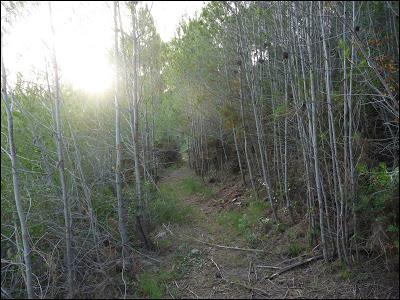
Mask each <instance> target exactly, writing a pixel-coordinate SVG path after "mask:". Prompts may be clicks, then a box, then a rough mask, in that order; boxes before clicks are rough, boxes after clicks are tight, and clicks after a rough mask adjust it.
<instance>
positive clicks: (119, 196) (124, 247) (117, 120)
mask: <svg viewBox="0 0 400 300" xmlns="http://www.w3.org/2000/svg"><path fill="white" fill-rule="evenodd" d="M117 8H118V1H114V32H115V34H114V42H115V45H114V55H115V86H114V88H115V94H114V97H115V146H116V154H117V157H116V162H115V187H116V191H117V202H118V229H119V234H120V235H121V243H122V260H123V266H124V267H125V268H126V267H127V265H128V264H129V260H128V256H129V251H128V243H129V239H128V235H127V232H126V227H125V217H124V209H123V199H122V183H121V160H122V144H121V128H120V126H121V125H120V107H119V63H120V61H119V50H118V26H117Z"/></svg>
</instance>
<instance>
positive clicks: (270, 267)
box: [256, 265, 280, 270]
mask: <svg viewBox="0 0 400 300" xmlns="http://www.w3.org/2000/svg"><path fill="white" fill-rule="evenodd" d="M256 268H268V269H277V270H279V269H280V268H279V267H274V266H261V265H260V266H256Z"/></svg>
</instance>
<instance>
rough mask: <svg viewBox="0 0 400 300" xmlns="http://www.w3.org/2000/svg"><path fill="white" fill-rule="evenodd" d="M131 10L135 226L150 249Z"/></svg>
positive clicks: (137, 48) (135, 50)
mask: <svg viewBox="0 0 400 300" xmlns="http://www.w3.org/2000/svg"><path fill="white" fill-rule="evenodd" d="M130 8H131V17H132V38H133V41H132V42H133V47H132V51H133V82H132V84H133V86H132V89H133V91H132V95H133V99H132V102H133V103H132V110H131V124H132V126H131V128H132V131H131V133H132V144H133V156H134V161H135V185H136V189H135V191H136V201H137V215H136V223H137V224H136V225H137V229H138V231H139V233H140V235H141V237H142V240H143V242H144V244H145V247H146V248H148V249H150V248H151V247H152V245H151V241H150V239H149V237H148V228H147V226H148V220H144V216H145V214H144V205H143V199H142V192H141V185H142V183H141V178H140V169H139V149H138V142H139V131H138V123H139V120H138V108H137V106H138V93H139V89H138V87H139V85H138V67H139V66H138V55H139V47H138V41H137V33H136V30H137V29H136V21H137V20H136V4H134V3H133V2H131V3H130Z"/></svg>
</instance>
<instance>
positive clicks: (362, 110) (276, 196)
mask: <svg viewBox="0 0 400 300" xmlns="http://www.w3.org/2000/svg"><path fill="white" fill-rule="evenodd" d="M46 5H47V4H46ZM111 7H112V10H113V18H114V19H113V21H114V22H113V24H114V31H115V40H114V41H110V49H112V51H110V53H113V54H110V60H112V61H113V63H114V65H115V67H116V68H115V70H116V72H115V89H114V90H112V91H108V92H107V93H104V94H102V95H90V94H87V93H85V92H82V91H77V90H74V89H73V88H72V87H69V86H66V85H65V84H64V83H63V82H62V80H61V81H60V79H59V78H58V75H57V72H58V67H57V52H56V47H52V46H51V45H52V42H51V41H52V40H53V38H54V37H49V45H50V46H49V49H51V50H49V52H48V53H44V55H45V57H46V61H47V62H48V63H47V66H46V70H47V71H46V72H39V71H38V73H37V77H38V79H37V82H31V81H25V79H24V78H23V77H22V76H20V77H19V80H18V81H17V82H16V84H15V85H13V86H10V85H8V84H7V77H6V74H7V71H6V68H7V67H8V65H7V61H4V60H3V56H2V103H1V132H2V134H1V150H2V152H1V208H2V209H1V219H2V222H1V224H2V225H1V233H2V235H1V245H2V247H1V249H2V251H1V253H2V296H4V297H8V296H13V297H18V296H20V297H24V296H25V295H26V293H27V294H28V295H29V297H33V296H34V295H36V296H37V297H41V298H45V297H57V296H69V297H73V296H74V293H75V296H76V295H79V296H89V297H95V296H99V295H101V293H102V292H103V291H104V289H105V288H106V287H107V286H108V284H106V283H107V280H108V274H107V272H109V268H110V265H111V263H110V262H113V263H114V264H113V266H114V265H117V266H118V268H119V270H123V272H122V277H121V282H120V284H121V285H122V286H125V291H123V290H122V291H120V293H121V297H123V296H124V294H125V295H126V287H127V283H126V282H127V281H126V279H127V276H129V273H130V274H133V273H134V265H135V262H134V261H132V259H133V256H132V255H131V253H132V251H135V250H134V248H135V247H138V246H143V247H146V248H148V249H151V248H152V247H153V245H152V242H151V239H150V235H149V232H150V231H151V229H152V227H153V226H154V222H153V219H152V216H151V214H150V213H149V209H148V207H149V201H152V200H151V199H153V198H152V197H153V194H154V193H155V189H154V187H155V183H156V181H157V178H158V172H159V170H160V168H161V167H162V165H163V163H169V162H171V161H174V160H176V159H177V157H178V154H176V153H177V151H179V152H180V154H181V155H182V156H183V158H184V159H187V161H188V163H189V165H190V167H191V168H193V169H194V170H195V171H196V173H197V174H198V175H200V176H202V177H203V178H204V177H206V176H214V177H216V176H224V175H226V174H229V173H234V174H237V175H240V180H242V181H243V183H244V184H245V185H247V186H248V188H249V190H250V191H251V193H253V194H254V196H255V197H256V198H258V199H262V200H265V201H267V202H268V207H269V208H268V210H267V211H266V212H265V213H266V217H268V220H269V221H268V222H271V223H287V224H295V223H297V222H300V221H302V220H304V219H306V220H307V224H308V227H309V228H308V231H307V235H308V237H309V242H310V245H311V246H312V247H313V248H314V247H316V246H318V245H319V247H320V250H321V253H323V255H324V258H325V260H330V259H334V258H339V259H340V260H342V261H343V262H345V263H347V264H349V265H351V264H353V263H354V262H355V261H357V260H359V259H362V258H360V254H365V252H367V253H374V255H379V254H380V253H385V255H392V254H396V253H397V254H398V249H399V239H398V222H399V220H398V217H399V213H398V209H399V207H398V203H399V200H398V184H399V168H398V164H399V159H398V150H399V83H398V80H399V44H398V43H399V35H398V28H399V19H398V15H399V9H398V8H399V7H398V3H397V2H391V1H385V2H377V1H375V2H357V1H353V2H350V1H344V2H337V1H327V2H297V1H294V2H289V1H285V2H266V1H257V2H249V1H245V2H241V1H239V2H231V1H228V2H219V1H215V2H210V3H208V4H207V5H206V6H205V7H204V9H203V10H202V12H201V14H200V15H199V16H198V17H195V18H193V19H190V20H186V21H185V20H183V21H182V22H181V24H180V26H179V28H178V32H177V36H176V37H175V38H174V39H173V40H172V41H171V42H169V43H166V44H164V43H162V41H161V39H160V37H159V35H158V34H157V32H156V29H155V26H154V22H153V19H152V16H151V13H150V11H149V9H148V8H147V7H146V6H143V5H141V4H138V3H136V2H130V3H127V5H125V3H118V2H115V3H114V4H113V6H112V5H110V9H111ZM2 9H4V10H5V11H7V14H6V17H5V18H4V20H3V18H2V45H3V43H7V26H12V24H13V22H17V21H18V20H17V19H16V20H14V19H15V16H16V15H18V14H21V13H22V12H23V10H24V6H21V5H20V3H15V2H4V1H3V2H2ZM121 12H122V13H123V16H126V15H129V22H125V23H124V22H122V20H121ZM124 20H125V19H124ZM50 26H51V25H50V24H49V28H50ZM53 33H54V34H55V35H57V31H56V30H55V32H53ZM14 71H15V70H14ZM120 250H121V251H120ZM113 251H114V252H113ZM377 253H378V254H377ZM127 273H128V274H127Z"/></svg>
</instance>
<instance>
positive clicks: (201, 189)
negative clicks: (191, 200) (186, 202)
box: [181, 177, 213, 198]
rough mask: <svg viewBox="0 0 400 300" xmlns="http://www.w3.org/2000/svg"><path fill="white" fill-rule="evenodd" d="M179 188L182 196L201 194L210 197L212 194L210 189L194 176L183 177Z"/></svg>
mask: <svg viewBox="0 0 400 300" xmlns="http://www.w3.org/2000/svg"><path fill="white" fill-rule="evenodd" d="M181 188H182V191H183V193H184V196H190V195H194V194H202V195H203V196H205V197H207V198H210V197H212V196H213V192H212V190H211V189H210V188H209V187H207V186H205V185H204V184H203V183H202V182H201V180H200V179H198V178H194V177H188V178H185V179H183V181H182V183H181Z"/></svg>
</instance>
